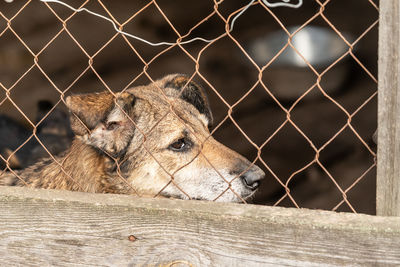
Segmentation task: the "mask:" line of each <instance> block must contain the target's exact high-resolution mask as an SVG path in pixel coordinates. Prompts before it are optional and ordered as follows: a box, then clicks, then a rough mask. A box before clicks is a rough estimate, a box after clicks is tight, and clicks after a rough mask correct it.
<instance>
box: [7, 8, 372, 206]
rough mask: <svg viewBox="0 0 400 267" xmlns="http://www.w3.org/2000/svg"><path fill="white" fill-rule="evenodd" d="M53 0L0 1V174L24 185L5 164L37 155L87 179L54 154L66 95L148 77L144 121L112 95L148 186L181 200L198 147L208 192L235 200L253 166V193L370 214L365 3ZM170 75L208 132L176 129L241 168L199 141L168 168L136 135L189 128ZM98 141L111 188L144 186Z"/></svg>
mask: <svg viewBox="0 0 400 267" xmlns="http://www.w3.org/2000/svg"><path fill="white" fill-rule="evenodd" d="M64 3H66V4H68V5H70V6H72V7H74V8H75V10H71V9H70V8H68V7H67V6H63V5H60V4H59V3H44V2H40V1H15V2H13V3H5V2H4V3H1V4H0V17H1V19H0V20H1V21H0V46H1V47H2V49H1V50H2V51H1V52H0V61H2V62H3V64H2V65H3V67H1V69H0V71H1V73H0V75H1V76H0V86H1V88H2V89H1V93H0V113H1V114H3V115H2V117H1V120H2V121H0V122H1V123H2V124H1V130H0V134H1V135H2V136H1V138H2V139H3V140H2V141H1V142H0V149H1V151H0V152H1V160H2V164H3V165H2V168H3V173H2V175H9V174H10V173H12V174H14V175H16V176H17V177H19V179H20V181H22V183H25V184H26V182H25V179H24V178H23V177H21V173H23V171H22V172H21V171H17V169H24V168H26V167H28V166H31V165H32V164H35V162H37V161H39V160H41V159H42V158H48V157H50V160H45V163H46V164H54V163H52V162H55V163H56V165H57V166H58V168H59V169H60V171H61V172H62V173H63V174H64V175H65V176H67V177H68V179H69V181H70V182H68V183H72V184H73V185H74V186H72V188H74V190H79V191H90V190H88V189H87V188H85V186H83V185H81V182H82V181H79V178H77V177H73V174H71V172H70V171H69V169H68V168H67V167H66V166H68V164H67V162H68V159H69V158H71V157H77V154H76V153H75V154H71V153H72V152H71V151H69V154H68V153H67V154H65V152H63V151H64V150H66V151H68V150H67V148H68V147H69V146H70V145H71V142H72V138H73V133H72V130H71V128H70V125H69V121H68V116H67V113H66V112H67V108H66V105H67V106H68V103H66V97H67V96H69V95H74V94H76V93H91V92H95V91H97V92H99V91H105V92H109V93H110V95H112V96H113V98H114V99H115V98H118V96H120V94H119V93H118V92H121V91H122V92H124V91H125V92H126V91H127V90H128V91H129V88H132V87H135V86H139V85H146V84H156V87H157V92H158V93H159V95H160V96H162V99H163V101H166V103H167V104H165V105H164V104H163V105H164V107H165V108H166V110H165V112H164V113H163V115H162V116H161V118H159V119H158V120H157V122H156V123H155V124H153V125H151V126H149V128H148V129H141V127H140V126H139V125H138V123H137V121H135V119H134V118H132V116H130V115H129V114H128V112H126V110H125V109H123V108H122V107H121V106H120V105H118V104H117V106H118V107H119V110H120V111H123V113H124V115H125V117H126V118H127V119H129V121H130V122H131V123H132V124H133V125H134V126H135V129H137V130H138V131H139V132H140V136H141V139H140V140H141V142H142V143H141V150H144V151H145V152H146V155H147V156H148V157H150V158H151V160H152V161H153V162H155V163H156V164H157V165H155V166H157V168H158V169H161V170H162V176H164V177H168V180H167V182H165V184H164V186H162V187H161V188H160V190H159V191H158V193H156V194H153V195H152V196H153V197H157V196H162V195H163V192H165V191H167V188H175V189H174V190H178V191H179V192H181V193H180V194H178V193H176V194H177V195H181V198H186V199H196V198H198V197H196V196H193V195H191V193H190V192H186V191H187V190H185V186H184V185H182V184H181V183H179V182H178V181H177V180H176V177H175V176H176V175H177V173H179V172H183V171H184V170H185V169H191V168H197V169H199V168H200V167H199V166H197V165H196V166H197V167H193V166H195V162H196V159H197V158H199V157H201V158H202V159H203V161H204V162H206V163H205V164H206V165H207V166H211V168H213V169H214V170H215V172H216V173H217V174H216V175H217V176H218V177H219V178H218V179H219V180H220V181H223V184H224V186H223V188H221V189H219V193H218V194H217V196H216V197H214V198H213V200H221V199H223V198H224V195H226V194H231V195H234V196H236V197H237V198H238V199H239V200H240V201H241V202H244V203H247V200H246V198H244V197H243V196H242V195H241V194H240V193H239V192H236V190H235V188H234V186H233V185H234V184H235V183H237V182H238V181H239V180H240V179H242V178H241V177H242V176H243V175H244V174H245V173H246V172H248V171H249V170H250V169H251V168H254V167H253V166H255V165H258V166H259V167H260V168H262V170H263V171H264V172H265V174H266V177H265V178H264V180H263V181H262V183H261V186H260V188H259V190H258V192H257V193H256V195H255V196H254V198H253V202H255V203H260V204H268V205H282V206H293V207H298V208H300V207H307V208H323V209H330V210H335V211H336V210H337V211H351V212H367V213H374V211H375V205H374V199H375V184H374V183H375V167H376V152H375V145H374V144H373V142H371V138H372V135H373V133H374V131H375V129H376V97H377V90H376V87H377V79H376V69H377V66H376V57H377V55H376V53H377V52H376V46H377V24H378V15H379V8H378V6H377V3H376V2H374V1H372V0H369V1H368V0H365V1H350V2H349V3H346V4H343V3H340V2H339V1H335V0H330V1H329V0H328V1H318V0H315V1H307V3H303V5H302V6H301V7H299V8H298V9H290V8H287V7H277V8H273V7H269V6H267V5H266V3H264V2H262V1H255V2H252V3H251V5H250V6H249V3H236V2H235V3H234V2H233V1H214V2H212V1H209V2H203V1H196V2H192V3H190V4H189V3H187V2H182V3H180V2H176V3H169V2H166V1H143V2H141V3H126V2H123V1H112V2H111V1H110V2H107V1H100V0H98V1H89V0H88V1H64ZM80 8H87V9H88V10H90V11H91V12H95V13H96V14H98V15H101V16H104V17H106V18H109V20H111V21H112V22H113V23H114V25H115V27H116V29H117V30H119V31H123V32H126V33H129V34H131V35H134V36H135V37H140V38H142V39H144V40H147V41H148V42H152V44H153V45H151V44H148V43H144V42H143V41H142V40H138V39H135V38H132V36H127V35H124V34H121V33H119V32H117V31H116V29H114V26H113V25H112V24H111V23H110V21H107V20H104V19H103V18H101V17H99V16H96V15H93V14H91V13H87V12H86V11H83V12H77V10H78V9H80ZM242 11H243V12H242ZM238 15H240V16H238ZM234 19H235V25H234V29H233V30H232V26H233V23H232V21H233V20H234ZM323 37H326V38H328V39H327V40H324V39H323ZM194 38H202V39H195V40H193V39H194ZM310 38H311V39H310ZM312 38H315V39H312ZM188 40H189V41H190V40H193V41H190V42H187V41H188ZM279 41H281V42H279ZM163 42H165V43H166V44H162V43H163ZM155 44H157V45H155ZM318 45H320V46H318ZM274 49H275V50H274ZM318 51H319V52H320V53H319V54H318V53H316V52H318ZM329 53H333V54H329ZM323 59H325V61H324V62H322V63H320V61H321V60H323ZM170 73H185V74H186V75H187V77H188V79H187V80H185V82H184V84H183V85H182V86H181V88H180V94H181V96H182V95H183V94H184V91H185V89H186V88H188V87H190V86H191V83H192V82H196V83H198V84H201V85H202V86H203V87H204V89H205V91H206V92H207V93H208V95H209V102H210V106H211V109H212V111H213V113H214V126H213V127H212V128H211V131H210V134H209V135H208V136H206V137H204V135H201V134H199V133H198V132H196V131H195V129H196V128H193V127H192V126H190V127H186V128H187V129H188V131H189V133H188V134H189V135H192V136H194V138H195V139H196V141H198V142H199V146H200V147H201V148H203V149H205V147H206V146H207V142H209V140H210V138H213V137H215V138H216V139H217V140H218V141H220V142H221V143H223V144H226V145H228V146H229V147H231V148H232V149H234V150H235V151H237V152H239V153H240V154H242V155H244V156H245V157H246V158H248V159H249V160H250V162H251V164H250V165H249V166H247V167H246V168H243V169H241V170H240V171H238V172H236V173H235V174H234V176H232V175H231V174H226V173H225V171H221V168H218V167H215V166H214V165H215V164H214V162H215V161H216V160H215V159H214V158H210V157H209V156H208V155H209V154H207V153H206V152H204V151H203V149H199V151H198V152H197V153H196V154H195V156H194V157H192V158H191V160H188V161H187V162H186V163H185V164H183V165H182V164H181V166H178V167H176V168H170V167H169V165H168V164H166V163H165V162H166V161H165V159H160V158H159V157H157V156H156V155H153V152H152V151H153V148H154V145H153V147H152V146H151V144H150V143H149V141H148V140H147V139H151V137H150V136H151V135H153V134H154V131H160V127H161V126H163V127H164V128H165V125H166V120H167V118H168V117H169V116H173V117H174V118H176V119H177V120H178V121H180V123H181V126H182V127H184V126H187V125H185V123H187V121H186V120H184V119H182V115H181V114H179V112H177V111H176V108H175V106H174V105H175V104H176V102H174V101H171V98H169V97H168V96H167V94H166V93H165V91H164V90H163V88H161V86H160V85H159V84H158V83H157V80H158V79H159V78H161V77H162V76H164V75H165V74H170ZM113 103H114V102H113ZM4 114H5V115H4ZM71 116H74V118H76V119H78V120H80V123H82V125H83V126H84V127H85V128H86V131H87V132H88V133H89V135H93V131H95V130H96V129H95V128H94V127H92V126H89V125H87V122H84V121H82V120H81V116H78V115H77V114H75V113H74V112H72V115H71ZM179 127H180V126H179ZM158 135H160V134H158ZM159 138H160V140H162V137H159ZM149 146H150V147H149ZM63 153H64V154H63ZM103 153H105V154H106V155H107V157H106V158H107V159H108V160H110V162H111V163H110V162H107V163H104V164H110V166H112V167H111V168H112V171H113V172H114V173H116V174H118V175H117V176H118V179H119V182H116V183H117V184H118V185H119V186H122V187H124V188H125V189H124V190H122V191H124V192H129V193H132V194H136V195H139V196H142V195H145V194H141V193H140V192H138V189H137V186H133V185H132V183H130V182H128V179H127V177H126V173H125V171H124V164H125V165H126V161H127V158H126V157H125V158H124V159H121V158H119V157H118V156H116V155H112V154H110V153H109V151H108V150H107V149H103ZM143 153H144V152H143ZM216 154H218V152H216ZM60 155H62V156H60ZM78 156H79V154H78ZM75 160H77V159H75ZM170 160H172V159H170ZM231 160H233V159H231ZM33 166H35V165H33ZM36 166H37V165H36ZM107 166H108V165H107ZM132 166H133V165H132ZM31 168H32V167H31ZM149 172H151V171H149ZM187 175H188V174H187ZM26 185H28V184H26Z"/></svg>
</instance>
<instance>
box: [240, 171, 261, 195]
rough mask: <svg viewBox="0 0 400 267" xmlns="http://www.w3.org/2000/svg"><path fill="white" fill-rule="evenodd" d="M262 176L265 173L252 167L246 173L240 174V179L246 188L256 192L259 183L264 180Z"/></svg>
mask: <svg viewBox="0 0 400 267" xmlns="http://www.w3.org/2000/svg"><path fill="white" fill-rule="evenodd" d="M264 176H265V173H264V172H263V171H262V170H261V169H260V168H258V167H257V166H253V167H252V168H251V169H249V170H248V171H247V172H245V173H244V174H242V175H241V176H240V178H241V179H242V181H243V183H244V185H245V186H246V187H247V188H249V189H251V190H256V189H257V188H258V187H259V186H260V181H261V180H262V179H263V178H264Z"/></svg>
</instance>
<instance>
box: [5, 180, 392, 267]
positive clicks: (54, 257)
mask: <svg viewBox="0 0 400 267" xmlns="http://www.w3.org/2000/svg"><path fill="white" fill-rule="evenodd" d="M0 210H1V213H0V266H7V265H9V264H10V263H13V265H24V266H39V265H44V266H48V265H51V266H110V265H113V266H143V265H145V266H160V265H161V266H191V265H192V266H276V265H285V266H299V265H307V266H322V265H323V266H329V265H331V266H343V265H360V266H361V265H362V266H368V265H374V266H376V265H385V266H386V265H393V266H395V265H400V247H399V245H398V244H399V243H400V218H396V217H374V216H369V215H356V214H347V213H341V214H340V213H334V212H327V211H316V210H306V209H291V208H277V207H267V206H256V205H241V204H232V203H213V202H203V201H182V200H170V199H140V198H134V197H131V196H126V195H101V194H86V193H79V192H67V191H53V190H43V189H29V188H14V187H0ZM131 235H133V236H134V237H135V238H132V237H131V238H129V237H130V236H131ZM129 239H131V240H132V239H136V240H135V241H130V240H129ZM168 264H170V265H168Z"/></svg>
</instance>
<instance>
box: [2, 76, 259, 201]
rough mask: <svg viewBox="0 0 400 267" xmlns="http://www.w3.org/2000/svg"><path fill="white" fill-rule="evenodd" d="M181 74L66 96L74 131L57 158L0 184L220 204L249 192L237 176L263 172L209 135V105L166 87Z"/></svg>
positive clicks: (8, 177) (243, 196)
mask: <svg viewBox="0 0 400 267" xmlns="http://www.w3.org/2000/svg"><path fill="white" fill-rule="evenodd" d="M182 77H184V76H182V75H169V76H167V77H165V78H163V79H161V80H158V81H156V82H155V83H151V84H150V85H147V86H139V87H135V88H131V89H128V90H127V91H125V92H124V93H120V94H117V97H116V98H115V97H113V96H110V95H109V93H100V94H92V95H89V96H88V97H86V96H85V95H80V96H77V97H74V96H72V97H70V98H69V99H67V106H68V107H69V108H70V109H71V111H72V113H73V114H72V115H71V126H72V129H73V130H74V132H75V134H76V137H75V140H74V141H73V144H72V146H71V148H70V150H69V151H67V152H66V153H65V155H64V156H62V157H58V158H57V160H58V161H59V163H60V164H57V163H55V162H54V161H53V160H51V159H50V160H49V159H47V160H44V161H42V162H39V163H37V164H35V165H33V166H31V167H29V168H27V169H25V170H23V171H22V172H20V173H19V178H16V177H13V176H11V175H9V174H8V175H3V178H2V177H0V184H3V185H18V186H24V185H28V186H31V187H41V188H55V189H66V190H75V191H85V192H103V193H123V194H138V195H139V196H151V197H153V196H156V195H158V196H164V197H174V198H182V199H204V200H216V201H224V202H239V201H242V200H243V199H246V198H248V197H250V196H251V195H252V194H253V193H254V192H255V190H254V189H251V188H249V187H248V186H246V185H245V183H244V182H243V179H242V178H241V177H240V176H241V175H243V174H244V173H247V174H248V175H251V176H252V177H253V178H254V179H255V180H261V179H262V178H263V177H264V172H263V171H262V170H261V169H260V168H259V167H257V166H256V165H253V164H251V163H250V162H249V161H248V160H247V159H245V158H244V157H243V156H241V155H239V154H238V153H237V152H235V151H233V150H231V149H229V148H227V147H226V146H224V145H222V144H221V143H219V142H218V141H216V140H215V139H214V138H213V137H212V136H210V132H209V129H208V126H209V122H210V114H211V112H210V111H209V110H208V106H207V107H204V108H206V112H203V110H202V108H203V107H200V108H199V106H197V107H195V105H193V104H192V103H191V102H190V99H189V101H188V99H187V98H186V99H184V98H182V97H181V95H180V94H179V93H180V91H179V90H177V89H176V88H171V87H168V86H166V85H167V84H170V83H171V81H172V82H174V81H179V84H181V83H182V79H183V78H182ZM184 78H185V77H184ZM174 79H175V80H174ZM178 79H179V80H178ZM185 79H186V78H185ZM195 89H196V90H197V89H198V88H197V87H196V88H195ZM199 90H202V89H199ZM203 94H204V93H203V91H201V94H198V95H200V96H201V97H203ZM189 96H190V94H189ZM196 97H197V95H196ZM203 100H204V101H201V102H200V103H206V99H203ZM97 102H99V103H97ZM196 103H197V102H196ZM207 105H208V104H207ZM200 111H201V112H200ZM77 114H78V115H79V116H77ZM77 117H79V119H77ZM82 121H83V122H84V123H85V124H86V125H85V126H82V125H81V123H82ZM86 128H88V129H90V132H88V131H87V130H86ZM182 138H184V139H185V140H190V142H189V144H187V145H186V147H185V149H183V150H182V151H174V150H173V149H171V148H170V145H171V144H172V143H174V142H176V141H177V140H180V139H182ZM60 165H62V167H63V170H62V169H61V167H60Z"/></svg>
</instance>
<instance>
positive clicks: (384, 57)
mask: <svg viewBox="0 0 400 267" xmlns="http://www.w3.org/2000/svg"><path fill="white" fill-rule="evenodd" d="M379 16H380V22H379V72H378V78H379V83H378V87H379V90H378V91H379V94H378V126H379V127H378V167H377V197H376V206H377V214H378V215H383V216H400V81H399V78H400V75H399V71H400V59H399V49H400V34H399V33H400V29H399V26H400V1H398V0H396V1H380V15H379Z"/></svg>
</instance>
